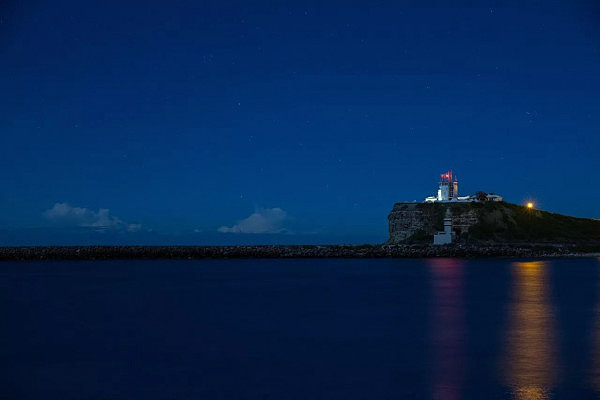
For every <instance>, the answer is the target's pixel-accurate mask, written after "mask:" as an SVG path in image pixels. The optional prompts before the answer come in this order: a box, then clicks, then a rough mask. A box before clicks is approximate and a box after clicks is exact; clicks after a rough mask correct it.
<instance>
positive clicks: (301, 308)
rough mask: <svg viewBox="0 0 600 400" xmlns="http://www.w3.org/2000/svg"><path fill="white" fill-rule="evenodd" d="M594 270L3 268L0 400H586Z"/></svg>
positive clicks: (408, 263) (347, 265)
mask: <svg viewBox="0 0 600 400" xmlns="http://www.w3.org/2000/svg"><path fill="white" fill-rule="evenodd" d="M599 307H600V260H598V259H595V258H587V259H555V260H550V261H522V262H515V261H513V260H475V261H461V260H450V259H435V260H214V261H106V262H39V263H38V262H31V263H29V262H28V263H25V262H22V263H0V318H1V321H2V331H1V333H0V340H1V345H0V368H1V369H0V377H1V381H0V391H1V393H0V398H6V399H192V398H193V399H227V400H231V399H303V400H304V399H449V400H450V399H452V400H455V399H477V400H480V399H536V400H537V399H586V398H600V314H599V313H598V309H599Z"/></svg>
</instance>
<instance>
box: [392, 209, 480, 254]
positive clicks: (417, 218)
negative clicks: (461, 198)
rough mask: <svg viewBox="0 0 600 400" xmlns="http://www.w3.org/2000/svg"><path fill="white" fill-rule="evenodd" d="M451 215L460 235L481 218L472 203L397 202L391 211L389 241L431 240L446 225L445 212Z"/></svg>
mask: <svg viewBox="0 0 600 400" xmlns="http://www.w3.org/2000/svg"><path fill="white" fill-rule="evenodd" d="M446 213H448V214H449V215H450V216H451V217H452V228H453V229H454V231H455V232H456V233H457V234H458V235H459V236H460V234H462V233H466V232H468V231H469V228H471V227H472V226H473V225H475V224H477V223H478V222H479V217H478V214H477V212H476V210H475V209H474V208H473V207H472V205H471V204H470V203H461V204H457V203H396V204H394V208H393V209H392V211H391V212H390V214H389V215H388V221H389V239H388V241H387V243H388V244H398V243H411V242H429V241H431V240H433V239H432V236H433V235H434V234H435V233H436V232H438V231H441V230H442V229H443V220H444V216H445V215H446Z"/></svg>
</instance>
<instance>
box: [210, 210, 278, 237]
mask: <svg viewBox="0 0 600 400" xmlns="http://www.w3.org/2000/svg"><path fill="white" fill-rule="evenodd" d="M288 219H289V217H288V214H287V213H286V212H285V211H284V210H282V209H281V208H261V209H257V210H256V211H255V212H254V213H253V214H251V215H250V216H249V217H248V218H245V219H243V220H241V221H239V222H238V223H237V224H235V225H233V226H222V227H220V228H219V229H217V230H218V231H219V232H221V233H285V232H289V231H288V230H287V229H286V228H285V227H284V224H285V223H286V222H287V220H288Z"/></svg>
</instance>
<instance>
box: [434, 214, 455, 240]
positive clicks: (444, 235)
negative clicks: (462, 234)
mask: <svg viewBox="0 0 600 400" xmlns="http://www.w3.org/2000/svg"><path fill="white" fill-rule="evenodd" d="M454 235H455V233H454V232H452V218H451V217H449V216H448V215H447V214H446V218H444V231H443V232H438V233H436V234H435V235H433V244H435V245H442V244H450V243H452V240H454Z"/></svg>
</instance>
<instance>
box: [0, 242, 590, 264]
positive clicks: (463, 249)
mask: <svg viewBox="0 0 600 400" xmlns="http://www.w3.org/2000/svg"><path fill="white" fill-rule="evenodd" d="M596 247H597V246H594V247H593V248H590V247H587V248H578V247H576V246H567V245H542V246H536V245H485V246H482V245H477V246H474V245H460V244H457V245H448V246H424V245H373V246H371V245H360V246H351V245H323V246H318V245H293V246H292V245H289V246H284V245H264V246H43V247H0V260H5V261H8V260H13V261H15V260H116V259H139V260H149V259H205V258H212V259H227V258H383V257H389V258H428V257H429V258H430V257H457V258H486V257H521V258H522V257H569V256H598V255H600V246H598V247H599V248H596Z"/></svg>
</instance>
